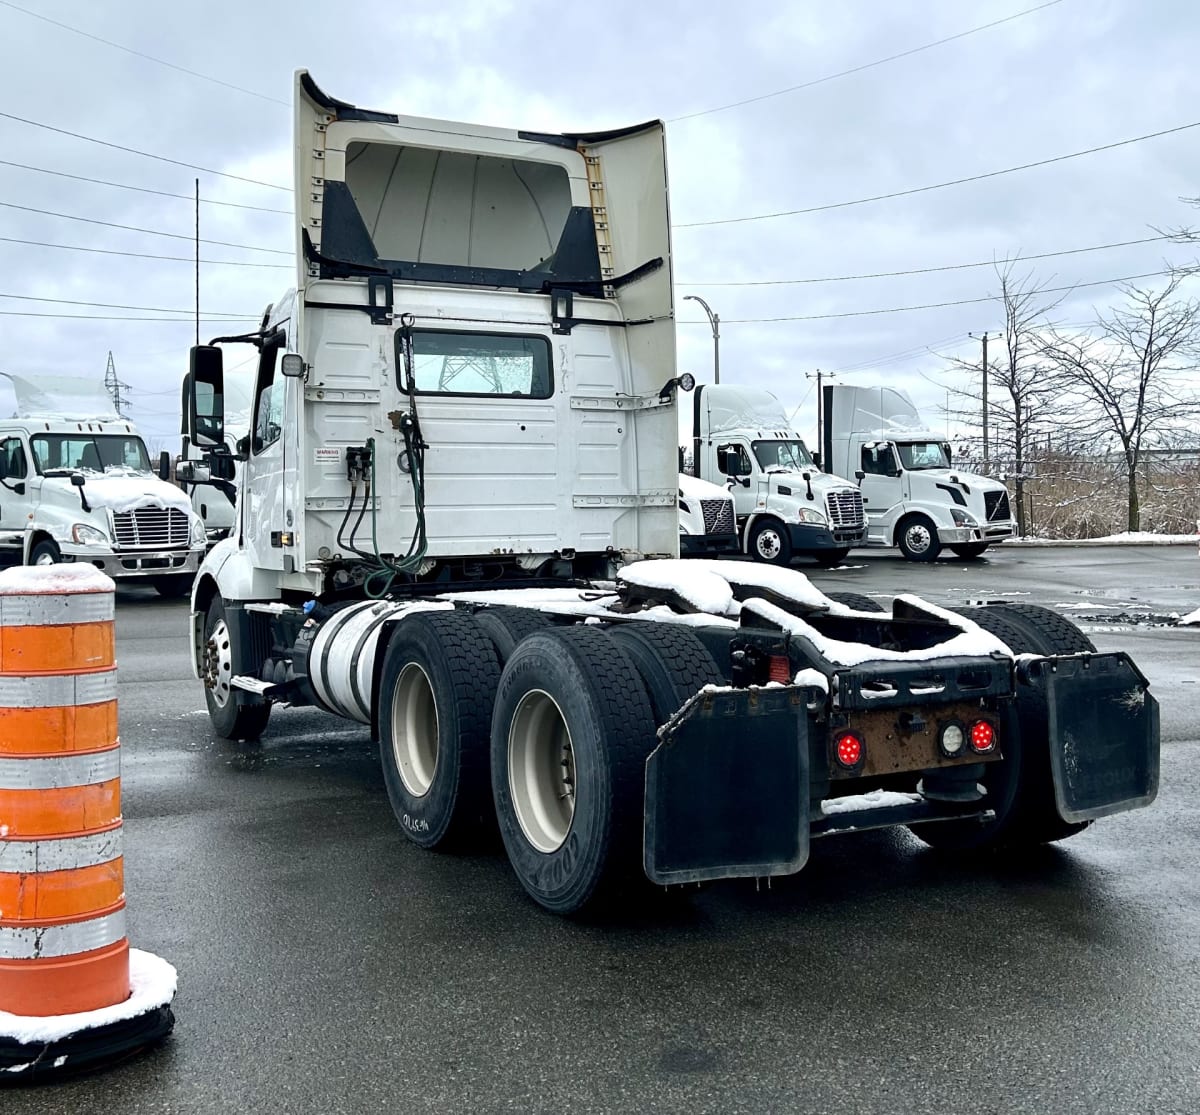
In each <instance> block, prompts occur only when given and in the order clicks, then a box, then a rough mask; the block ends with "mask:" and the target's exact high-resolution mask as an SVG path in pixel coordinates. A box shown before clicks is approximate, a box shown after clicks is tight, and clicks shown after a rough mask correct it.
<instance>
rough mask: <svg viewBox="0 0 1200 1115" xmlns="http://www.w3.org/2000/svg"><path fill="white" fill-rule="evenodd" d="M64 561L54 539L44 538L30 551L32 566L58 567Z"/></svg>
mask: <svg viewBox="0 0 1200 1115" xmlns="http://www.w3.org/2000/svg"><path fill="white" fill-rule="evenodd" d="M60 561H62V552H61V551H60V550H59V548H58V543H56V542H55V541H54V540H53V539H52V538H43V539H42V540H41V541H40V542H39V543H38V544H37V545H36V546H34V547H33V549H32V550H30V551H29V564H30V565H57V564H58V563H59V562H60Z"/></svg>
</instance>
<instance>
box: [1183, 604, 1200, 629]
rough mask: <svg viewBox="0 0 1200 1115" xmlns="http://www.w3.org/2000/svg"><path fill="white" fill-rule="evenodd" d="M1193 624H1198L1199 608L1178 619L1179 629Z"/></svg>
mask: <svg viewBox="0 0 1200 1115" xmlns="http://www.w3.org/2000/svg"><path fill="white" fill-rule="evenodd" d="M1193 623H1194V624H1200V608H1197V609H1196V610H1195V611H1194V612H1188V614H1187V615H1186V616H1180V617H1179V624H1180V626H1181V627H1182V626H1185V625H1188V624H1193Z"/></svg>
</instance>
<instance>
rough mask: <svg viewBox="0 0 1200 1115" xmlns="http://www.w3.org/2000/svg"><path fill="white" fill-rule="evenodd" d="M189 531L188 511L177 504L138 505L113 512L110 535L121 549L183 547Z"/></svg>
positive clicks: (186, 541)
mask: <svg viewBox="0 0 1200 1115" xmlns="http://www.w3.org/2000/svg"><path fill="white" fill-rule="evenodd" d="M189 533H190V527H189V524H188V517H187V512H186V511H181V510H180V509H179V508H178V507H139V508H137V509H136V510H134V511H117V512H115V513H114V514H113V536H114V537H115V538H116V540H117V546H118V548H120V549H130V548H133V547H142V548H153V549H158V550H166V549H172V548H174V547H177V546H186V545H187V544H188V536H189Z"/></svg>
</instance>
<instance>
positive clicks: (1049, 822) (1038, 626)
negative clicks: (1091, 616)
mask: <svg viewBox="0 0 1200 1115" xmlns="http://www.w3.org/2000/svg"><path fill="white" fill-rule="evenodd" d="M1018 609H1019V611H1018ZM958 611H959V613H960V614H961V615H963V616H965V617H966V618H967V619H970V620H973V621H974V622H975V623H977V624H978V625H979V626H980V627H982V628H983V629H984V630H985V631H990V632H991V633H992V634H993V635H995V636H996V638H998V639H1000V640H1002V641H1003V642H1004V643H1005V644H1007V646H1008V648H1009V649H1010V650H1011V651H1013V653H1015V654H1053V653H1059V654H1074V653H1077V652H1078V651H1081V650H1086V649H1088V648H1091V641H1090V640H1089V639H1088V638H1087V636H1086V635H1084V634H1083V632H1081V631H1080V630H1079V629H1078V628H1077V627H1075V625H1074V624H1073V623H1071V622H1070V621H1069V620H1066V619H1063V617H1062V616H1058V615H1056V614H1055V613H1053V612H1048V611H1047V609H1045V608H1037V607H1035V606H1033V605H1029V604H1016V605H1011V604H1000V605H991V606H989V607H984V608H959V609H958ZM1047 615H1048V616H1049V619H1048V618H1047ZM1054 621H1061V623H1062V624H1065V625H1066V627H1068V628H1070V632H1068V631H1066V630H1064V629H1063V628H1061V627H1060V626H1059V623H1058V622H1054ZM1072 633H1073V634H1072ZM1085 643H1086V644H1087V645H1086V646H1084V645H1083V644H1085ZM1055 645H1057V646H1058V647H1059V648H1061V649H1057V650H1056V649H1055ZM1068 646H1073V647H1074V648H1075V649H1073V650H1068V649H1066V647H1068ZM1091 649H1094V648H1091ZM1008 720H1009V724H1010V725H1011V727H1010V728H1009V729H1008V730H1007V731H1006V733H1005V736H1004V737H1002V740H1001V750H1002V751H1003V753H1004V758H1003V759H1001V760H1000V761H999V762H998V763H990V764H988V766H987V768H986V770H985V773H984V777H983V783H984V785H985V786H986V787H987V790H988V800H989V803H990V806H991V808H992V809H993V810H994V811H995V813H996V819H995V820H994V821H989V822H988V823H986V824H982V825H981V824H978V823H976V822H971V821H944V822H941V821H939V822H938V823H936V824H930V825H915V826H913V828H912V830H911V831H912V832H913V834H914V835H915V836H917V837H919V838H920V839H921V840H923V841H924V842H925V843H926V844H928V845H930V846H931V847H933V848H939V849H945V850H950V851H974V850H982V849H987V848H994V849H997V850H1000V851H1021V850H1024V849H1028V848H1030V847H1033V846H1036V845H1038V844H1050V843H1053V842H1054V841H1057V840H1065V839H1067V838H1068V837H1070V836H1074V835H1076V834H1077V833H1080V832H1083V830H1084V829H1086V828H1087V827H1088V826H1089V825H1090V824H1091V822H1090V821H1084V822H1082V823H1079V824H1071V823H1069V822H1067V821H1064V820H1063V819H1062V818H1061V817H1060V816H1059V815H1058V808H1057V806H1056V805H1055V801H1054V779H1053V775H1052V773H1051V770H1050V741H1049V736H1048V730H1049V713H1048V710H1047V708H1046V701H1045V699H1044V698H1043V697H1042V696H1041V694H1040V693H1038V692H1037V691H1035V690H1032V689H1028V688H1026V689H1022V690H1021V691H1020V692H1019V693H1018V695H1017V701H1016V710H1015V716H1011V717H1009V718H1008Z"/></svg>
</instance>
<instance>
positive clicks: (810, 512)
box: [798, 507, 825, 526]
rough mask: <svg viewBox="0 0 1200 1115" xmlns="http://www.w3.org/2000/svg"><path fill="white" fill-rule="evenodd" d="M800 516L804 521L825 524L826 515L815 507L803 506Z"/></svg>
mask: <svg viewBox="0 0 1200 1115" xmlns="http://www.w3.org/2000/svg"><path fill="white" fill-rule="evenodd" d="M798 517H799V519H800V521H801V522H802V523H820V524H821V525H822V526H824V525H825V516H824V515H822V514H821V512H820V511H818V510H817V509H816V508H815V507H801V508H800V511H799V513H798Z"/></svg>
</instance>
